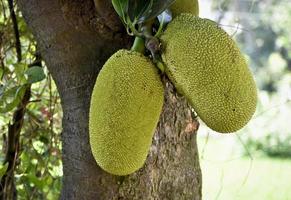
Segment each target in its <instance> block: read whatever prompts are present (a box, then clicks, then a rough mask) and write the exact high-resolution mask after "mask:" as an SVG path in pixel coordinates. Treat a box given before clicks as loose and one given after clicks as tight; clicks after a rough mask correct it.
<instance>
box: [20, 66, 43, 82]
mask: <svg viewBox="0 0 291 200" xmlns="http://www.w3.org/2000/svg"><path fill="white" fill-rule="evenodd" d="M25 74H26V75H27V82H28V83H30V84H32V83H36V82H39V81H42V80H43V79H45V77H46V76H45V74H44V71H43V68H42V67H39V66H33V67H30V68H28V69H27V70H26V72H25Z"/></svg>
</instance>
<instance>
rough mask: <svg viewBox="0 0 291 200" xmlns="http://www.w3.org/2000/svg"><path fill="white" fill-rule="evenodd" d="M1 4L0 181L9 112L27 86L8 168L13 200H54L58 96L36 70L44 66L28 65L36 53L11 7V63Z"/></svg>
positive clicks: (6, 21)
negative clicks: (27, 94) (15, 148)
mask: <svg viewBox="0 0 291 200" xmlns="http://www.w3.org/2000/svg"><path fill="white" fill-rule="evenodd" d="M1 4H2V5H1V8H0V10H1V11H0V13H1V14H0V30H1V31H0V113H1V115H0V130H1V133H2V137H1V140H0V141H1V142H0V148H1V150H2V154H1V156H0V160H1V163H3V165H0V175H1V178H2V177H3V175H4V174H5V172H6V170H7V167H8V163H7V162H6V158H5V153H6V151H7V148H8V147H7V146H8V139H7V138H8V126H9V124H12V123H13V113H15V112H16V111H17V110H18V108H19V107H21V101H22V98H23V95H24V93H25V90H26V89H27V88H30V90H31V98H30V101H29V103H28V105H27V106H26V112H25V115H24V122H23V127H22V130H21V134H20V146H19V150H18V152H16V153H17V154H16V155H17V160H16V168H15V169H14V176H15V185H16V189H17V193H18V199H56V198H57V197H58V195H59V192H60V187H61V176H62V163H61V159H60V158H61V153H60V152H61V143H60V131H61V108H60V104H59V103H60V102H59V96H58V93H57V90H56V87H55V85H54V82H53V80H52V78H51V76H50V74H49V73H48V72H47V71H46V69H45V67H44V68H43V67H41V66H38V65H39V64H40V65H42V66H44V63H43V62H41V63H40V62H39V63H38V64H37V65H36V64H35V62H34V61H35V60H36V54H37V53H38V52H37V47H36V43H35V41H34V40H33V37H32V35H31V33H30V32H29V31H28V29H27V27H26V25H25V22H24V20H23V19H22V17H21V13H20V12H19V10H18V8H17V7H16V6H15V7H14V10H15V13H16V16H17V22H18V28H19V33H20V41H21V50H22V56H21V57H22V60H21V61H19V60H18V59H17V57H18V56H17V52H16V50H15V46H16V44H15V42H14V41H15V33H14V30H13V24H12V20H11V18H10V13H9V9H8V5H7V1H1ZM31 84H32V85H31ZM5 163H6V164H5Z"/></svg>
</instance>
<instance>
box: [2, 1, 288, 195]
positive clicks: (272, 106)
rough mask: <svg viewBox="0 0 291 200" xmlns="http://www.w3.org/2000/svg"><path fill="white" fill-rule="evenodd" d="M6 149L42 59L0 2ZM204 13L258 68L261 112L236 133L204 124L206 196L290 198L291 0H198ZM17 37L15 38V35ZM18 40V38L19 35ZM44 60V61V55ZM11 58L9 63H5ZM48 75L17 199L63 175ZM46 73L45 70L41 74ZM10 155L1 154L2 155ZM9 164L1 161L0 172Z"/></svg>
mask: <svg viewBox="0 0 291 200" xmlns="http://www.w3.org/2000/svg"><path fill="white" fill-rule="evenodd" d="M0 10H1V12H0V61H1V63H0V80H1V85H0V95H1V101H0V132H1V133H2V134H1V138H0V151H1V152H3V149H5V146H3V144H5V141H7V137H8V136H7V134H6V133H7V132H8V127H9V126H8V124H9V123H12V122H13V113H14V111H15V106H16V105H18V104H19V103H20V101H21V98H19V96H21V95H23V93H24V89H23V87H22V85H23V83H24V82H25V81H26V78H25V77H24V74H25V73H26V75H27V74H28V75H29V74H30V75H31V76H32V80H33V81H36V82H37V80H42V77H33V73H27V65H28V64H30V63H34V62H37V55H36V54H35V52H37V46H36V44H35V42H34V40H33V39H32V35H31V33H30V32H29V31H28V30H27V27H26V25H25V23H24V21H23V19H22V18H21V13H20V12H19V10H18V9H17V7H16V8H15V12H16V16H17V20H18V24H19V29H20V35H21V37H20V40H21V44H22V45H21V48H22V52H23V53H22V55H21V57H22V58H21V62H18V64H17V65H15V63H17V60H19V55H18V54H17V52H15V49H14V47H13V46H12V44H11V41H12V40H14V32H13V25H12V21H11V20H10V18H9V6H8V4H7V3H6V1H5V2H4V1H1V2H0ZM200 16H201V17H203V18H209V19H212V20H214V21H216V22H218V23H219V24H220V26H221V27H222V28H224V29H225V30H226V31H227V32H228V33H229V34H230V35H232V37H233V38H234V39H235V40H236V41H237V42H238V44H239V46H240V48H241V50H242V51H243V52H244V54H245V55H246V57H247V60H248V63H249V65H250V67H251V70H252V72H253V73H254V76H255V79H256V82H257V85H258V88H259V102H258V107H257V111H256V114H255V116H254V117H253V119H252V120H251V121H250V123H249V124H248V125H247V126H246V127H245V128H244V129H242V130H241V131H239V132H238V133H237V134H228V135H221V134H218V133H214V132H212V131H211V130H209V129H208V128H207V127H206V126H204V125H203V124H202V122H201V124H202V125H201V128H200V130H199V132H198V148H199V151H200V163H201V168H202V173H203V196H204V197H203V199H205V200H245V199H248V200H261V199H264V200H289V199H290V200H291V102H290V101H291V37H290V32H291V1H290V0H216V1H213V0H200ZM13 42H14V41H13ZM16 42H17V41H16ZM38 65H43V66H44V63H38ZM4 66H5V67H4ZM44 74H45V75H46V76H45V79H44V80H42V81H40V82H37V83H35V84H33V85H32V88H31V92H32V94H33V95H32V99H31V101H32V102H38V103H29V104H28V109H27V114H26V115H25V118H24V127H23V129H22V132H21V138H22V139H21V151H22V153H21V155H20V159H21V162H20V163H18V164H19V165H18V167H17V168H16V187H17V190H18V195H19V199H57V197H58V195H59V192H60V187H61V178H62V163H61V153H60V152H61V142H60V133H61V117H62V111H61V106H60V100H59V96H58V93H57V90H56V87H55V85H54V82H53V80H52V78H51V76H50V74H49V72H48V71H46V69H45V68H44ZM43 78H44V77H43ZM4 159H5V157H4V154H3V153H1V154H0V163H3V160H4ZM6 168H7V166H6V165H1V164H0V176H2V174H3V173H4V172H5V169H6Z"/></svg>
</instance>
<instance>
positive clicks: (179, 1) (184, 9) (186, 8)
mask: <svg viewBox="0 0 291 200" xmlns="http://www.w3.org/2000/svg"><path fill="white" fill-rule="evenodd" d="M170 9H171V11H172V15H173V17H176V16H177V15H179V14H181V13H191V14H193V15H195V16H198V15H199V2H198V0H176V1H175V2H174V3H173V4H172V5H171V7H170Z"/></svg>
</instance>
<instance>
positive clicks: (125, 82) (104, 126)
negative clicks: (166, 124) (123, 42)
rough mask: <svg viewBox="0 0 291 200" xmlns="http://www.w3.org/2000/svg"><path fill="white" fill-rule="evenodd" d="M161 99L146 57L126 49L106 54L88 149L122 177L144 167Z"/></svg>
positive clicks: (96, 88) (94, 96) (156, 78)
mask: <svg viewBox="0 0 291 200" xmlns="http://www.w3.org/2000/svg"><path fill="white" fill-rule="evenodd" d="M163 101H164V88H163V84H162V82H161V79H160V76H159V74H158V70H157V69H156V67H155V66H154V65H153V64H152V63H151V61H150V60H148V59H147V58H146V57H144V56H143V55H141V54H140V53H137V52H131V51H127V50H120V51H118V52H117V53H115V54H114V55H112V56H111V57H110V58H109V60H108V61H107V62H106V63H105V65H104V67H103V68H102V70H101V72H100V74H99V76H98V78H97V81H96V84H95V86H94V90H93V94H92V97H91V107H90V113H89V132H90V144H91V149H92V153H93V156H94V158H95V160H96V162H97V163H98V165H99V166H100V167H101V168H102V169H104V170H105V171H107V172H109V173H111V174H115V175H120V176H121V175H127V174H130V173H133V172H134V171H136V170H138V169H139V168H141V167H142V166H143V164H144V162H145V160H146V157H147V154H148V151H149V148H150V145H151V141H152V136H153V133H154V131H155V128H156V125H157V123H158V120H159V115H160V113H161V110H162V106H163Z"/></svg>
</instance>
